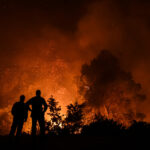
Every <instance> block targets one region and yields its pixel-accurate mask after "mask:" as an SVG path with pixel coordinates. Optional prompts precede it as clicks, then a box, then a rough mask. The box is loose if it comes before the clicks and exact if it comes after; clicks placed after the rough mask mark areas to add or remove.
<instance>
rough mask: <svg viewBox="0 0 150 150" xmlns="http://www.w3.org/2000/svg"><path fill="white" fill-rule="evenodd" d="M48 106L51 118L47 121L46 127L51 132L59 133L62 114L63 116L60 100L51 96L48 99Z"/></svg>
mask: <svg viewBox="0 0 150 150" xmlns="http://www.w3.org/2000/svg"><path fill="white" fill-rule="evenodd" d="M48 108H49V113H48V115H49V116H50V118H51V120H50V121H49V122H47V124H46V129H47V130H48V131H49V133H54V134H56V135H58V134H59V132H60V130H61V127H62V116H61V113H60V111H61V106H58V102H57V101H56V100H55V99H54V98H53V96H51V97H50V98H49V100H48Z"/></svg>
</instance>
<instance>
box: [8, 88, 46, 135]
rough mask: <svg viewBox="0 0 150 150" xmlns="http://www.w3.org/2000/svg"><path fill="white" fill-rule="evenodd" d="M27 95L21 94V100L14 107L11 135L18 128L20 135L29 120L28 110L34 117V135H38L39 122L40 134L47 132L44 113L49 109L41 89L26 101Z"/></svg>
mask: <svg viewBox="0 0 150 150" xmlns="http://www.w3.org/2000/svg"><path fill="white" fill-rule="evenodd" d="M24 100H25V96H24V95H21V96H20V101H19V102H16V103H15V104H14V105H13V107H12V111H11V113H12V115H13V123H12V126H11V131H10V135H11V136H13V135H14V134H15V132H16V130H17V133H16V135H17V136H20V135H21V131H22V128H23V124H24V122H25V121H27V118H28V111H31V117H32V135H36V124H37V122H38V123H39V126H40V134H41V135H44V134H45V120H44V114H45V112H46V110H47V104H46V101H45V99H44V98H43V97H41V91H40V90H37V91H36V96H35V97H33V98H31V99H30V100H28V101H27V102H26V103H24Z"/></svg>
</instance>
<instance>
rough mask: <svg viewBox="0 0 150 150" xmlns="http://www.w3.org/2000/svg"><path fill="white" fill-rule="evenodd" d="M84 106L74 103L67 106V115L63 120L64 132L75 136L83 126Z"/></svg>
mask: <svg viewBox="0 0 150 150" xmlns="http://www.w3.org/2000/svg"><path fill="white" fill-rule="evenodd" d="M84 106H85V104H84V103H82V104H79V103H78V102H75V103H74V104H70V105H68V106H67V115H66V118H65V120H64V130H65V131H66V133H68V134H77V133H79V132H80V129H81V128H82V125H83V121H82V119H83V108H84Z"/></svg>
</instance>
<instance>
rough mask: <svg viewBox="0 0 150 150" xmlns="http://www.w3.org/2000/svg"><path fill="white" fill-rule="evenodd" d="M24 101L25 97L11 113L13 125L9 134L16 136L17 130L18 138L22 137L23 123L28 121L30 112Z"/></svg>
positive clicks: (14, 106)
mask: <svg viewBox="0 0 150 150" xmlns="http://www.w3.org/2000/svg"><path fill="white" fill-rule="evenodd" d="M24 100H25V96H24V95H21V96H20V101H19V102H16V103H15V104H14V105H13V107H12V110H11V113H12V115H13V123H12V126H11V131H10V134H9V135H11V136H14V135H15V132H16V130H17V133H16V136H20V135H21V131H22V128H23V123H24V122H25V121H26V120H27V116H28V110H27V106H26V104H25V103H24Z"/></svg>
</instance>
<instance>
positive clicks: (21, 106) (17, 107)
mask: <svg viewBox="0 0 150 150" xmlns="http://www.w3.org/2000/svg"><path fill="white" fill-rule="evenodd" d="M24 100H25V96H24V95H21V96H20V101H19V102H16V103H15V104H14V105H13V107H12V111H11V112H12V115H13V116H14V117H19V118H20V117H24V113H25V111H26V106H25V103H24Z"/></svg>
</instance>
